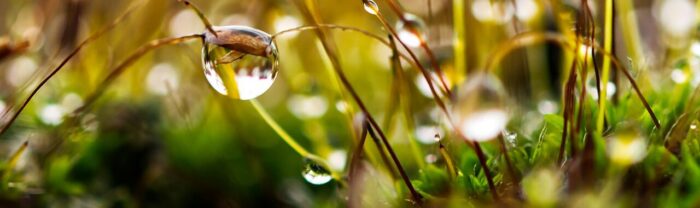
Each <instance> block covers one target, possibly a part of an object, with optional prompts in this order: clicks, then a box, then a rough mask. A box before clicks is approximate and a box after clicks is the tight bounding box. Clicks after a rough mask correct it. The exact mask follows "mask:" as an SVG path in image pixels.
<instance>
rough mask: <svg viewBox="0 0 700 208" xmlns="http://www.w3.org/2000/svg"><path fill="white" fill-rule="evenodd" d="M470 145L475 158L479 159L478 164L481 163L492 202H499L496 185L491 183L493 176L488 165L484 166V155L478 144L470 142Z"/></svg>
mask: <svg viewBox="0 0 700 208" xmlns="http://www.w3.org/2000/svg"><path fill="white" fill-rule="evenodd" d="M472 144H473V145H474V150H475V151H476V156H477V157H478V158H479V163H481V167H482V168H483V169H484V175H485V176H486V182H487V183H488V184H489V189H490V190H491V196H492V197H493V200H494V201H499V198H498V192H497V191H496V185H495V184H494V183H493V176H492V175H491V170H490V169H489V166H488V164H486V155H485V154H484V151H483V150H481V146H480V145H479V143H478V142H476V141H472Z"/></svg>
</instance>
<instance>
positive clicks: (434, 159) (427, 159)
mask: <svg viewBox="0 0 700 208" xmlns="http://www.w3.org/2000/svg"><path fill="white" fill-rule="evenodd" d="M437 160H438V157H437V156H436V155H434V154H428V155H426V156H425V162H427V163H429V164H433V163H435V162H437Z"/></svg>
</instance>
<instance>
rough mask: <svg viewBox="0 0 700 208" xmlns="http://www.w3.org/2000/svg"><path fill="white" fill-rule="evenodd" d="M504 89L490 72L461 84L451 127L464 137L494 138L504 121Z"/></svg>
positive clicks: (469, 138) (483, 139)
mask: <svg viewBox="0 0 700 208" xmlns="http://www.w3.org/2000/svg"><path fill="white" fill-rule="evenodd" d="M505 97H506V96H505V92H504V90H503V87H502V86H501V83H500V81H499V80H498V79H497V78H496V77H494V76H493V75H490V74H483V73H482V74H475V75H472V76H470V78H469V79H468V80H467V82H466V83H465V84H464V85H463V86H461V87H460V88H459V89H458V91H457V94H456V97H455V99H456V100H455V105H454V106H453V107H452V117H453V119H454V121H453V122H454V124H455V127H456V128H457V130H458V131H460V132H461V133H462V134H463V135H464V136H465V137H466V139H467V140H471V141H478V142H480V141H487V140H491V139H493V138H495V137H496V136H498V134H500V133H501V131H503V129H504V128H505V127H506V124H508V119H509V116H508V113H507V111H506V109H505V106H506V103H505Z"/></svg>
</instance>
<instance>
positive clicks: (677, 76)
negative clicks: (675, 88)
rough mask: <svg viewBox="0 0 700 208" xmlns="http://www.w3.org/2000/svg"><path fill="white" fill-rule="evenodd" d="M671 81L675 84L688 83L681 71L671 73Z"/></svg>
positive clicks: (676, 70) (685, 75)
mask: <svg viewBox="0 0 700 208" xmlns="http://www.w3.org/2000/svg"><path fill="white" fill-rule="evenodd" d="M671 80H673V82H675V83H676V84H681V83H685V82H686V81H688V75H687V74H686V73H685V72H684V71H683V70H681V69H674V70H673V71H671Z"/></svg>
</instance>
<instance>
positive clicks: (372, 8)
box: [362, 0, 379, 15]
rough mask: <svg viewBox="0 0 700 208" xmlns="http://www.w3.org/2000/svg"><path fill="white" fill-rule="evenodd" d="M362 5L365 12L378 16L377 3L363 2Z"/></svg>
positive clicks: (371, 0)
mask: <svg viewBox="0 0 700 208" xmlns="http://www.w3.org/2000/svg"><path fill="white" fill-rule="evenodd" d="M362 4H363V6H364V8H365V11H366V12H367V13H369V14H371V15H377V13H378V12H379V7H378V6H377V3H376V2H374V1H373V0H364V1H362Z"/></svg>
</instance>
